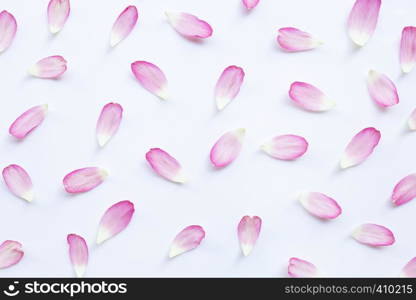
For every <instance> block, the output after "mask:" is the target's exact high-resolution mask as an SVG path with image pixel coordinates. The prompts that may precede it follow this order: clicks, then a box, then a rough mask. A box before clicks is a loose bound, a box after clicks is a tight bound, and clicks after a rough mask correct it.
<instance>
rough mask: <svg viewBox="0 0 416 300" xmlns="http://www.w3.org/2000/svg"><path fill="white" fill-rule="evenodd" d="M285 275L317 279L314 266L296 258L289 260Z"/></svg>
mask: <svg viewBox="0 0 416 300" xmlns="http://www.w3.org/2000/svg"><path fill="white" fill-rule="evenodd" d="M287 273H288V274H289V276H290V277H305V278H310V277H318V269H317V268H316V267H315V265H313V264H312V263H310V262H308V261H306V260H303V259H300V258H296V257H292V258H291V259H289V266H288V268H287Z"/></svg>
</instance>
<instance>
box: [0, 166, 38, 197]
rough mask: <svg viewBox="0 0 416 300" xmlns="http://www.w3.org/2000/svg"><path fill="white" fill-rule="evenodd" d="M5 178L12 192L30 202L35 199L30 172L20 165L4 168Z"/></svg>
mask: <svg viewBox="0 0 416 300" xmlns="http://www.w3.org/2000/svg"><path fill="white" fill-rule="evenodd" d="M3 179H4V182H5V183H6V185H7V188H8V189H9V191H10V192H12V193H13V194H14V195H16V196H17V197H19V198H22V199H24V200H26V201H28V202H31V201H32V200H33V184H32V180H31V179H30V176H29V174H28V173H27V172H26V171H25V169H23V168H22V167H21V166H18V165H9V166H7V167H5V168H4V169H3Z"/></svg>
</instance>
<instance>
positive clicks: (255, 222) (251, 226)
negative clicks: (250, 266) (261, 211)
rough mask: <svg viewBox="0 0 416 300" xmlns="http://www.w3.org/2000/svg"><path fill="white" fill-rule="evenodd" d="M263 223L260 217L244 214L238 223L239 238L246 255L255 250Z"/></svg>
mask: <svg viewBox="0 0 416 300" xmlns="http://www.w3.org/2000/svg"><path fill="white" fill-rule="evenodd" d="M261 223H262V222H261V218H260V217H257V216H254V217H250V216H244V217H243V218H242V219H241V221H240V223H239V224H238V228H237V233H238V239H239V241H240V247H241V251H243V254H244V256H247V255H249V254H250V253H251V251H252V250H253V248H254V245H255V244H256V242H257V239H258V237H259V235H260V230H261Z"/></svg>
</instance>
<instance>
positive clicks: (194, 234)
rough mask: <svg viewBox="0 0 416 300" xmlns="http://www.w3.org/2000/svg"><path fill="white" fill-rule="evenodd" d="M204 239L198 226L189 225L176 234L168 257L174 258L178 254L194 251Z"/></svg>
mask: <svg viewBox="0 0 416 300" xmlns="http://www.w3.org/2000/svg"><path fill="white" fill-rule="evenodd" d="M204 237H205V231H204V229H203V228H202V227H201V226H199V225H191V226H188V227H186V228H185V229H184V230H182V231H181V232H179V233H178V235H177V236H176V237H175V239H174V240H173V242H172V245H171V247H170V251H169V257H170V258H172V257H175V256H177V255H179V254H182V253H185V252H188V251H189V250H192V249H195V248H196V247H198V246H199V244H201V241H202V240H203V239H204Z"/></svg>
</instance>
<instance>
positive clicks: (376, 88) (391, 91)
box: [367, 70, 399, 107]
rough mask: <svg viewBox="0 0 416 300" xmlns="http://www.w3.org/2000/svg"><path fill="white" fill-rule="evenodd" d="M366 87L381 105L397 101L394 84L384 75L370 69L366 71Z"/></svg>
mask: <svg viewBox="0 0 416 300" xmlns="http://www.w3.org/2000/svg"><path fill="white" fill-rule="evenodd" d="M367 88H368V92H369V93H370V96H371V98H372V99H373V100H374V102H375V103H377V104H378V105H380V106H381V107H389V106H392V105H396V104H397V103H399V95H398V94H397V89H396V86H395V85H394V83H393V81H391V80H390V79H389V78H388V77H387V76H386V75H384V74H381V73H378V72H376V71H373V70H371V71H370V72H369V73H368V79H367Z"/></svg>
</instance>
